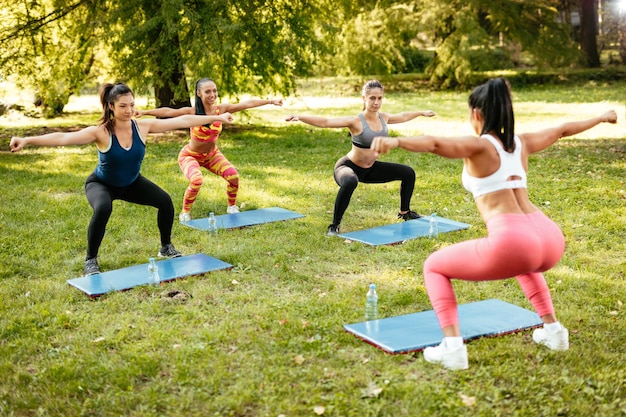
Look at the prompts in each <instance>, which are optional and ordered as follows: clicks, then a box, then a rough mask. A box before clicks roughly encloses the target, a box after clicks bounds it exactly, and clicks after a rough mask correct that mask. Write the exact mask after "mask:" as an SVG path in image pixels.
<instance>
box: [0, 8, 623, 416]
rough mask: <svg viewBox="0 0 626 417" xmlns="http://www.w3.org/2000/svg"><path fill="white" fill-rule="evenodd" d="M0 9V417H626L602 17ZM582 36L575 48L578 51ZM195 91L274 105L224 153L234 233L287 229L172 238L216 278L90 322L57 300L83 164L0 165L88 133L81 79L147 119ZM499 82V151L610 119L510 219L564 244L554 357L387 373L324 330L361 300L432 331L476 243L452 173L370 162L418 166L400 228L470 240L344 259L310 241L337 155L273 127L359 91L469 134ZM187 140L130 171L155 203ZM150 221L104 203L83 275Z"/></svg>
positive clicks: (350, 317) (497, 291) (332, 109)
mask: <svg viewBox="0 0 626 417" xmlns="http://www.w3.org/2000/svg"><path fill="white" fill-rule="evenodd" d="M590 4H591V5H592V6H593V7H591V12H590V9H589V7H588V6H589V5H590ZM1 10H2V13H3V17H4V19H3V20H2V25H5V27H4V28H5V30H4V31H3V32H2V33H3V34H4V38H2V40H3V43H2V44H3V49H2V50H1V51H0V55H1V58H0V64H1V65H0V71H1V73H2V84H0V91H1V95H0V101H2V102H3V104H4V106H3V115H2V116H1V117H0V178H2V185H3V186H2V187H1V188H0V200H1V201H2V204H1V205H0V282H1V283H2V291H1V292H0V375H1V376H2V382H0V414H1V415H7V416H77V415H82V416H121V415H123V416H208V415H211V416H242V417H243V416H306V415H311V416H315V415H325V416H402V415H406V416H422V415H423V416H434V415H436V416H459V415H467V416H512V415H516V416H535V415H542V416H588V415H594V416H618V415H625V414H626V401H625V400H624V398H626V370H625V368H624V366H623V363H624V360H625V359H626V358H625V354H624V351H625V348H626V336H625V332H624V319H623V317H624V309H623V301H624V294H625V284H624V275H625V274H626V263H625V261H624V259H626V247H625V245H626V244H625V243H624V242H625V239H624V237H625V236H624V224H625V223H626V209H625V208H624V202H625V200H626V191H625V186H624V169H625V162H624V155H625V153H626V144H625V143H624V121H623V116H624V113H625V112H624V100H623V91H624V88H625V87H626V80H625V79H626V76H625V71H624V66H623V64H624V63H623V62H622V55H623V54H622V53H621V51H622V39H623V38H622V37H621V33H622V32H621V30H622V21H621V18H622V9H620V8H619V2H609V1H602V2H597V1H592V2H589V1H580V2H571V1H525V2H521V1H503V2H488V1H465V2H456V1H452V2H440V1H434V0H432V1H424V2H414V3H411V2H402V3H400V2H391V1H390V2H377V3H372V4H369V3H367V4H366V3H365V2H347V1H346V2H325V1H317V2H315V3H312V2H311V3H307V2H281V1H274V2H271V3H270V2H228V1H216V2H211V3H208V2H194V3H190V2H178V1H156V2H154V1H152V2H151V1H145V2H142V1H139V2H132V3H131V2H127V3H124V4H122V3H117V2H95V1H94V2H91V1H76V2H74V3H69V2H66V3H62V4H61V3H53V2H48V1H44V2H23V3H22V2H19V3H14V2H13V3H9V2H5V3H2V9H1ZM587 13H592V19H591V21H592V22H593V25H592V29H593V30H583V29H582V27H583V25H582V23H584V22H588V21H589V19H585V18H584V16H586V14H587ZM11 16H16V17H17V19H16V20H11V18H10V17H11ZM278 16H282V17H283V18H282V19H277V17H278ZM206 22H210V24H208V23H206ZM513 23H514V24H513ZM418 28H419V30H418ZM391 29H393V30H391ZM590 33H591V34H592V35H593V36H591V35H590ZM172 36H174V38H176V37H178V39H179V41H178V43H173V41H172V39H173V38H172ZM587 36H591V37H592V38H593V42H589V40H588V38H587ZM550 40H551V42H550ZM557 40H558V41H559V42H557ZM172 45H178V46H179V47H178V50H179V51H180V55H179V56H180V57H181V59H177V58H176V57H177V55H176V53H175V52H172V51H171V50H170V49H167V48H169V47H171V46H172ZM401 46H403V47H402V48H401ZM405 48H408V49H405ZM594 49H595V52H596V54H594V53H593V52H594ZM200 51H201V53H200ZM399 51H400V52H401V53H399ZM407 51H410V53H409V52H407ZM390 56H391V57H395V58H393V59H392V58H390ZM414 56H417V57H418V58H416V59H414V60H409V59H407V57H414ZM363 57H367V59H363ZM400 57H402V59H400ZM596 58H597V60H596ZM407 61H408V62H413V63H417V64H414V65H413V67H410V68H409V67H406V63H407ZM177 62H178V63H182V64H183V65H182V67H179V66H178V64H176V63H177ZM89 63H91V65H89ZM170 63H171V64H172V65H169V64H170ZM403 65H404V66H403ZM485 65H488V67H485ZM359 66H362V67H359ZM155 68H156V69H155ZM177 68H178V69H180V68H182V69H183V71H182V73H180V71H179V72H178V75H179V77H178V78H177V77H176V76H175V74H176V73H177ZM167 71H169V72H167ZM207 75H208V76H210V77H211V78H214V79H216V81H217V83H218V88H219V89H220V92H221V94H222V100H230V101H239V100H244V99H246V98H248V97H278V96H280V97H283V98H284V106H283V107H282V108H277V107H274V106H265V107H262V108H258V109H254V110H250V111H248V112H241V113H237V114H236V115H235V116H236V122H235V124H234V125H233V126H231V127H228V128H227V129H225V131H224V133H223V135H222V137H221V139H220V147H221V148H222V149H223V151H224V153H225V154H226V156H227V157H228V158H229V159H230V160H231V161H232V162H233V163H234V164H235V166H236V167H237V168H238V170H239V172H240V174H241V178H242V180H241V181H242V185H241V192H240V198H239V202H240V205H242V206H243V209H244V210H252V209H255V208H263V207H269V206H281V207H284V208H287V209H290V210H294V211H297V212H300V213H302V214H304V215H305V217H304V218H302V219H298V220H292V221H286V222H279V223H273V224H268V225H263V226H257V227H250V228H244V229H239V230H232V231H224V232H222V233H220V236H219V240H218V241H217V242H216V241H215V239H211V238H210V237H209V236H208V235H206V234H204V233H201V232H198V231H195V230H192V229H188V228H185V227H182V226H180V225H178V224H175V225H174V231H173V236H174V243H175V244H176V245H177V247H178V248H179V249H181V250H182V251H183V252H184V253H186V254H191V253H197V252H203V253H207V254H209V255H211V256H214V257H216V258H218V259H222V260H224V261H226V262H229V263H231V264H232V265H233V266H234V268H233V269H232V270H229V271H219V272H212V273H209V274H206V275H203V276H198V277H191V278H187V279H185V280H180V281H177V282H173V283H169V284H166V285H164V286H162V287H159V288H154V287H141V288H136V289H133V290H131V291H128V292H123V293H113V294H109V295H106V296H103V297H100V298H97V299H89V298H88V297H86V296H85V295H84V294H82V293H81V292H79V291H77V290H76V289H75V288H73V287H70V286H69V285H68V284H67V283H66V280H67V279H69V278H73V277H75V276H77V275H79V274H80V273H81V271H82V264H83V259H84V251H85V233H86V226H87V223H88V221H89V217H90V215H91V211H90V209H89V206H88V204H87V202H86V199H85V197H84V192H83V183H84V180H85V178H86V177H87V175H88V174H89V173H90V172H91V171H92V170H93V168H94V166H95V164H96V162H97V155H96V152H95V150H94V149H93V147H88V146H87V147H72V148H58V149H55V148H27V149H26V150H24V151H23V152H21V153H19V154H11V153H10V152H8V143H9V140H10V137H11V136H12V135H21V134H35V133H39V132H49V131H54V130H57V129H64V130H65V129H74V128H80V127H82V126H86V125H89V124H93V123H96V121H97V119H98V118H99V116H100V111H99V103H98V99H97V96H96V95H95V93H96V91H97V87H98V85H100V84H101V83H102V82H107V81H116V80H121V81H125V82H128V83H129V84H130V85H131V86H132V87H133V88H134V89H135V90H136V91H137V102H138V105H139V107H140V108H145V107H154V106H155V105H157V104H165V103H167V104H171V105H182V104H185V102H190V99H191V94H190V92H191V93H192V92H193V83H194V82H195V80H196V79H198V78H200V77H203V76H207ZM495 75H503V76H506V77H507V78H508V79H510V80H511V82H512V85H513V99H514V105H515V110H516V121H517V129H518V130H519V131H529V130H534V129H541V128H543V127H548V126H553V125H554V124H556V123H560V122H563V121H567V120H572V119H581V118H586V117H591V116H594V115H597V114H601V113H602V112H604V111H606V110H608V109H611V108H613V109H615V110H617V112H618V116H619V118H620V120H619V122H618V124H617V125H601V126H598V127H596V128H594V129H592V130H590V131H588V132H585V133H583V134H581V135H577V136H576V137H575V138H568V139H564V140H562V141H560V142H559V143H558V144H557V145H555V146H554V147H552V148H551V149H548V150H546V151H544V152H542V153H540V154H538V155H535V156H533V157H532V158H531V160H530V172H529V174H530V196H531V199H532V200H533V201H534V202H535V203H536V204H537V205H538V206H540V207H541V208H542V209H543V210H544V211H545V212H546V213H547V214H548V215H549V216H551V217H552V218H553V219H554V220H555V221H556V222H557V223H558V224H559V225H560V226H561V228H562V229H563V232H564V234H565V236H566V242H567V249H566V253H565V255H564V257H563V259H562V261H561V262H560V263H559V265H557V267H555V268H554V269H553V270H551V271H550V272H549V273H548V274H547V279H548V283H549V285H550V287H551V290H552V292H553V297H554V300H555V306H556V308H557V313H558V314H559V317H560V319H561V320H562V321H563V323H564V324H565V325H566V326H567V327H568V328H569V329H570V331H571V349H570V350H569V351H567V352H551V351H548V350H547V349H543V348H541V347H539V346H536V345H535V344H534V343H533V342H532V340H531V338H530V332H520V333H517V334H513V335H508V336H504V337H498V338H488V339H481V340H477V341H473V342H471V343H470V344H469V346H468V349H469V355H470V368H469V370H467V371H464V372H449V371H445V370H442V369H441V368H439V367H436V366H432V365H429V364H427V363H426V362H424V360H423V358H422V357H421V354H416V355H395V356H392V355H388V354H386V353H384V352H382V351H380V350H377V349H375V348H374V347H372V346H370V345H368V344H366V343H364V342H362V341H360V340H358V339H357V338H355V337H353V336H352V335H350V334H348V333H346V332H344V331H343V328H342V326H343V324H346V323H354V322H358V321H360V320H362V317H363V312H364V311H363V308H364V302H365V292H366V291H367V285H368V284H369V283H370V282H375V283H377V284H378V287H379V292H380V309H381V316H382V317H390V316H397V315H401V314H408V313H412V312H416V311H424V310H428V309H430V308H431V307H430V303H429V302H428V298H427V295H426V292H425V289H424V286H423V280H422V271H421V266H422V264H423V261H424V259H425V258H426V257H427V256H428V254H430V253H432V252H433V251H434V250H436V249H437V248H439V247H443V246H445V245H449V244H452V243H454V242H458V241H462V240H466V239H469V238H475V237H480V236H484V233H485V230H484V227H483V225H482V222H481V220H480V217H479V215H478V213H477V212H476V209H475V206H474V204H473V201H472V199H471V196H470V195H468V194H467V193H466V192H465V191H464V190H463V189H462V187H461V184H460V178H459V176H460V170H461V161H455V160H445V159H443V158H439V157H436V156H432V155H418V154H410V153H408V152H403V151H393V152H392V153H391V154H390V155H386V156H384V157H383V159H385V160H393V161H397V162H402V163H407V164H409V165H411V166H413V167H414V168H415V170H416V172H417V177H418V178H417V183H416V189H415V193H414V197H413V204H412V208H413V209H414V210H416V211H418V212H420V213H422V214H429V213H431V212H437V213H439V214H440V215H442V216H445V217H448V218H451V219H454V220H458V221H462V222H466V223H469V224H471V227H470V228H469V229H468V230H466V231H461V232H454V233H447V234H443V235H441V236H440V238H439V239H438V240H428V239H424V238H422V239H415V240H411V241H407V242H405V243H404V244H402V245H395V246H384V247H369V246H365V245H362V244H359V243H348V242H345V241H344V240H342V239H339V238H329V237H326V236H325V231H326V227H327V225H328V223H329V222H330V219H331V216H332V204H333V201H334V197H335V194H336V190H337V188H336V185H335V183H334V181H333V180H332V166H333V165H334V162H335V161H336V159H337V158H339V157H340V156H342V155H344V154H345V153H346V152H347V151H348V149H349V146H350V144H349V138H348V137H347V136H346V132H345V131H342V130H340V129H338V130H334V129H329V130H324V129H316V128H312V127H310V126H306V125H302V124H287V123H285V122H284V118H285V117H286V116H287V115H289V114H291V113H299V114H318V115H325V116H343V115H354V114H356V113H358V111H360V109H361V106H362V103H361V99H360V89H361V86H362V84H363V82H364V81H365V80H367V79H370V78H379V79H381V80H382V81H383V83H384V85H385V86H386V94H385V102H384V107H383V110H384V111H388V112H400V111H405V110H424V109H430V110H434V111H436V112H437V116H436V117H434V118H428V119H427V118H418V119H416V120H414V121H412V122H410V123H405V124H402V125H394V126H393V128H392V134H394V135H395V134H419V133H447V134H451V135H452V134H465V133H471V132H470V126H469V124H468V123H467V115H468V113H467V104H466V103H467V95H468V92H469V89H471V87H472V86H473V85H476V84H477V83H479V82H481V81H482V80H484V79H486V78H488V77H490V76H495ZM164 80H167V81H168V82H164ZM164 100H166V101H164ZM187 140H188V132H186V131H176V132H172V133H169V134H162V135H152V136H151V137H150V138H149V144H148V150H147V155H146V160H145V162H144V167H143V173H144V174H145V175H146V176H147V177H148V178H151V179H153V180H154V181H155V182H157V183H158V184H160V185H161V186H163V187H164V188H165V189H166V190H167V191H168V192H169V193H170V194H171V195H172V198H173V200H174V202H175V204H179V203H180V200H181V198H182V193H183V191H184V188H185V186H186V181H185V179H184V177H183V176H182V175H181V173H180V171H179V168H178V166H177V163H176V155H177V153H178V151H179V150H180V148H181V147H182V145H183V144H184V143H186V141H187ZM205 178H206V183H205V185H204V186H203V189H202V191H201V194H200V196H199V199H198V202H197V203H196V205H195V207H194V212H195V213H199V214H207V213H208V212H209V211H215V212H216V213H217V214H223V213H224V212H225V192H224V187H225V185H224V182H223V180H221V179H220V178H217V177H214V176H211V175H207V176H205ZM398 199H399V198H398V190H397V184H393V183H391V184H385V185H361V186H360V187H359V188H358V189H357V191H356V192H355V195H354V197H353V201H352V204H351V205H350V207H349V209H348V212H347V213H346V218H345V221H344V224H343V229H344V230H346V231H348V230H357V229H361V228H366V227H374V226H379V225H383V224H388V223H390V222H393V221H395V214H396V212H397V205H398ZM155 216H156V214H155V213H154V210H152V209H150V208H145V207H137V206H134V205H130V204H125V203H121V202H120V203H119V204H117V203H116V205H115V210H114V212H113V216H112V218H111V221H110V224H109V228H108V231H107V235H106V237H105V240H104V242H103V246H102V249H101V259H100V262H101V266H102V267H103V269H106V270H109V269H115V268H122V267H125V266H130V265H136V264H139V263H144V262H146V261H147V258H148V257H150V256H154V254H155V252H156V250H157V249H158V244H157V237H156V226H155V224H154V222H155V221H154V217H155ZM129 219H132V221H129ZM455 288H456V290H457V295H458V297H459V302H461V303H467V302H472V301H478V300H484V299H489V298H499V299H502V300H504V301H507V302H510V303H513V304H516V305H519V306H522V307H525V308H530V305H529V303H528V301H527V300H526V299H525V298H524V296H523V294H522V292H521V290H520V289H519V286H518V285H517V283H516V282H515V281H513V280H509V281H499V282H493V283H491V282H484V283H464V282H459V283H455Z"/></svg>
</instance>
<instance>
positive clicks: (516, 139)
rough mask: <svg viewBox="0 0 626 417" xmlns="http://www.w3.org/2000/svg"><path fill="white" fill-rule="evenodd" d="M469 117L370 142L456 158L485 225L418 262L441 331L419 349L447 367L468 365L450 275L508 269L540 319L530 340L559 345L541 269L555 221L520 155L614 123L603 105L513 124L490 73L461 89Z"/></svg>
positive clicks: (549, 258)
mask: <svg viewBox="0 0 626 417" xmlns="http://www.w3.org/2000/svg"><path fill="white" fill-rule="evenodd" d="M469 111H470V123H471V124H472V127H473V128H474V131H475V132H476V135H477V136H464V137H456V138H447V137H438V136H414V137H396V138H391V137H382V136H381V137H376V138H374V141H373V142H372V149H373V150H375V151H378V152H381V153H387V152H389V151H390V150H391V149H393V148H403V149H406V150H408V151H412V152H430V153H434V154H437V155H440V156H443V157H446V158H459V159H460V158H463V162H464V163H463V174H462V180H463V185H464V187H465V188H466V189H467V190H468V191H470V192H471V193H472V194H473V196H474V199H475V201H476V206H477V207H478V210H479V212H480V214H481V216H482V218H483V220H484V221H485V224H486V226H487V237H485V238H481V239H474V240H469V241H465V242H461V243H457V244H454V245H451V246H448V247H446V248H443V249H441V250H438V251H436V252H434V253H432V254H431V255H430V256H429V257H428V258H427V259H426V261H425V263H424V281H425V284H426V289H427V291H428V296H429V298H430V302H431V304H432V306H433V309H434V311H435V314H436V315H437V319H438V321H439V325H440V326H441V329H442V333H443V335H444V338H443V341H442V342H441V344H440V345H438V346H436V347H428V348H426V349H425V350H424V358H425V359H426V361H428V362H433V363H439V364H441V365H443V366H444V367H446V368H448V369H466V368H467V367H468V359H467V348H466V346H465V345H464V344H463V338H462V337H461V331H460V328H459V318H458V313H457V302H456V297H455V295H454V290H453V288H452V284H451V279H452V278H456V279H462V280H468V281H485V280H497V279H506V278H511V277H515V279H516V280H517V281H518V282H519V284H520V286H521V287H522V289H523V291H524V293H525V294H526V296H527V297H528V299H529V300H530V302H531V304H532V305H533V307H534V309H535V310H536V311H537V313H538V314H539V316H540V317H541V320H542V321H543V323H544V326H543V327H542V328H538V329H536V330H535V331H534V333H533V340H534V341H535V342H536V343H539V344H543V345H545V346H547V347H548V348H550V349H552V350H567V349H568V348H569V334H568V331H567V329H566V328H565V327H563V326H562V325H561V324H560V323H559V322H558V321H557V318H556V315H555V312H554V307H553V305H552V298H551V295H550V291H549V289H548V285H547V284H546V280H545V278H544V276H543V272H545V271H547V270H548V269H550V268H552V267H553V266H554V265H556V264H557V262H558V261H559V260H560V258H561V256H562V255H563V251H564V248H565V242H564V238H563V234H562V233H561V230H560V229H559V227H558V226H557V225H556V223H554V222H553V221H552V220H550V219H549V218H548V217H547V216H546V215H545V214H543V212H541V210H539V209H538V208H537V207H536V206H535V205H533V204H532V203H531V202H530V200H529V198H528V192H527V188H526V170H527V167H528V155H530V154H533V153H535V152H539V151H541V150H543V149H546V148H547V147H549V146H550V145H552V144H553V143H555V142H556V141H557V140H558V139H560V138H562V137H565V136H571V135H575V134H577V133H580V132H583V131H585V130H587V129H590V128H592V127H594V126H596V125H598V124H600V123H603V122H608V123H616V122H617V115H616V113H615V112H614V111H613V110H611V111H608V112H606V113H604V114H602V115H601V116H598V117H594V118H591V119H588V120H583V121H577V122H569V123H564V124H562V125H559V126H557V127H554V128H550V129H545V130H542V131H539V132H535V133H523V134H522V133H520V134H518V135H516V134H515V132H514V115H513V106H512V102H511V93H510V88H509V85H508V83H507V81H506V80H504V79H503V78H495V79H491V80H489V81H488V82H486V83H485V84H483V85H481V86H479V87H477V88H475V89H474V91H472V93H471V95H470V97H469Z"/></svg>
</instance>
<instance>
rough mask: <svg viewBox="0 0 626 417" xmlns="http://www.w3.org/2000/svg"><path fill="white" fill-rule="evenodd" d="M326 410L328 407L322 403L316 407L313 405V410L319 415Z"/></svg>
mask: <svg viewBox="0 0 626 417" xmlns="http://www.w3.org/2000/svg"><path fill="white" fill-rule="evenodd" d="M324 411H326V408H325V407H322V406H321V405H316V406H315V407H313V412H314V413H315V414H317V415H318V416H321V415H322V414H324Z"/></svg>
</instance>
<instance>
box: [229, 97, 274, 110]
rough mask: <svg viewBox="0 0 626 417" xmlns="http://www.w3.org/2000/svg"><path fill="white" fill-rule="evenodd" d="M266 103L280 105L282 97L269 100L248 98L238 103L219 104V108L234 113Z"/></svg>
mask: <svg viewBox="0 0 626 417" xmlns="http://www.w3.org/2000/svg"><path fill="white" fill-rule="evenodd" d="M267 104H273V105H274V106H282V105H283V99H282V98H277V99H271V100H269V99H260V98H253V99H250V100H246V101H242V102H240V103H233V104H230V103H226V104H220V108H221V109H222V111H225V112H230V113H234V112H236V111H241V110H246V109H252V108H254V107H261V106H265V105H267Z"/></svg>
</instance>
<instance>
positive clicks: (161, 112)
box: [135, 107, 196, 118]
mask: <svg viewBox="0 0 626 417" xmlns="http://www.w3.org/2000/svg"><path fill="white" fill-rule="evenodd" d="M195 113H196V110H195V109H194V108H193V107H181V108H180V109H173V108H171V107H159V108H156V109H151V110H137V111H136V112H135V116H136V117H141V116H154V117H160V118H164V117H178V116H182V115H185V114H195Z"/></svg>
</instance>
